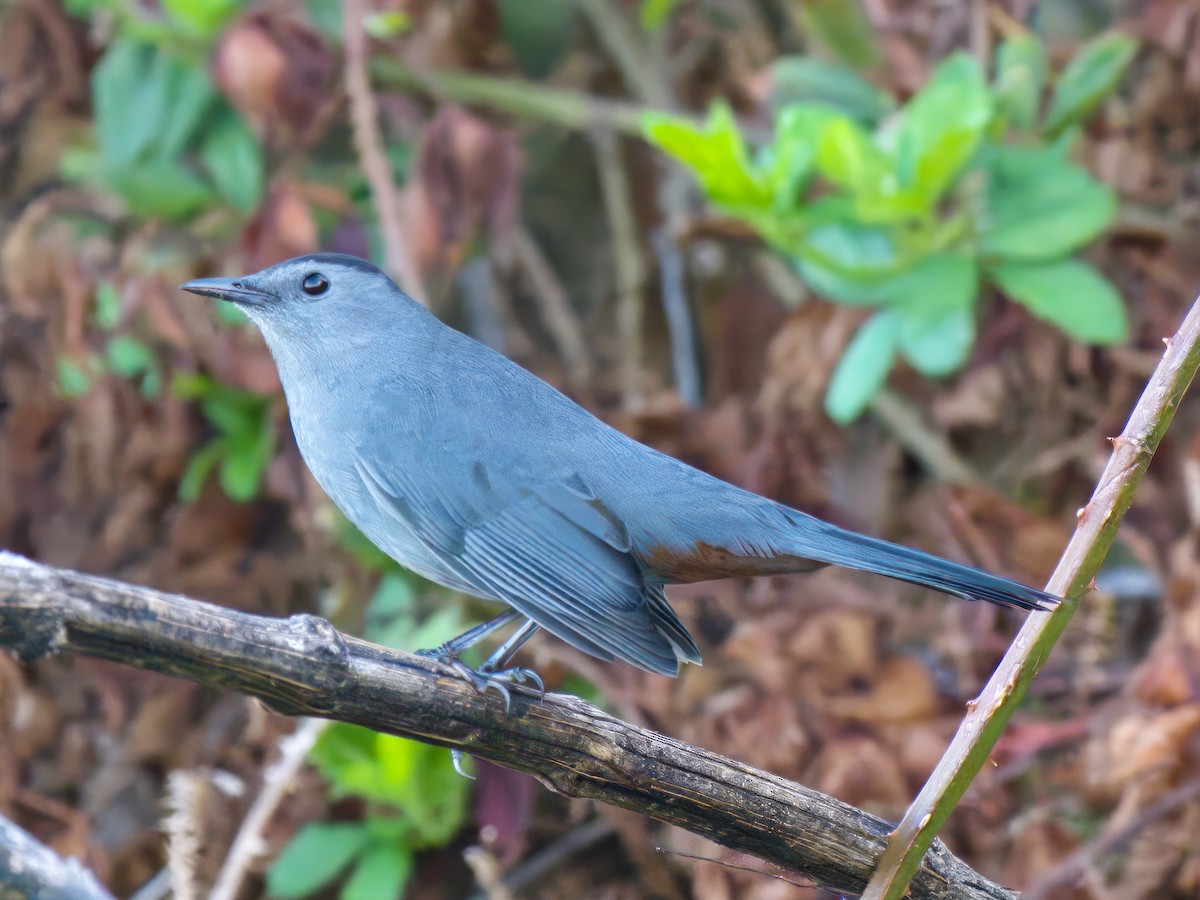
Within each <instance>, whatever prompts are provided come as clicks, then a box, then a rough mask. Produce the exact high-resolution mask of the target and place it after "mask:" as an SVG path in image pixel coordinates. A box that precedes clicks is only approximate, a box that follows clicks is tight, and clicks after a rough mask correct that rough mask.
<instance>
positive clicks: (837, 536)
mask: <svg viewBox="0 0 1200 900" xmlns="http://www.w3.org/2000/svg"><path fill="white" fill-rule="evenodd" d="M180 287H181V289H182V290H185V291H189V292H191V293H193V294H198V295H202V296H206V297H212V298H217V299H220V300H225V301H229V302H231V303H234V304H236V305H237V306H239V307H240V308H241V309H242V310H243V311H244V312H245V313H246V315H247V316H248V317H249V318H250V319H251V320H252V321H253V322H254V323H255V324H256V325H257V326H258V328H259V330H260V331H261V333H262V336H263V338H264V340H265V342H266V345H267V347H268V348H269V350H270V352H271V355H272V356H273V357H274V360H275V364H276V366H277V368H278V370H279V375H280V380H281V382H282V384H283V391H284V395H285V397H286V400H287V406H288V411H289V415H290V419H291V423H292V429H293V432H294V434H295V438H296V443H297V445H298V447H299V450H300V453H301V455H302V456H303V458H304V460H305V462H306V464H307V465H308V467H309V469H310V470H311V471H312V474H313V476H314V477H315V478H316V480H317V482H318V483H319V484H320V485H321V487H322V488H323V489H324V490H325V492H326V493H327V494H328V495H329V497H330V498H331V499H332V501H333V502H334V504H335V505H336V506H337V507H339V508H340V509H341V511H342V512H343V513H344V514H345V515H346V517H347V518H348V519H349V520H350V521H351V522H352V523H354V525H356V526H357V527H358V528H359V529H360V530H361V531H362V532H363V533H364V534H365V535H366V536H367V537H368V538H369V539H370V540H371V541H372V542H373V543H374V544H376V545H377V546H378V547H379V548H380V549H381V550H383V551H384V552H385V553H387V554H388V555H389V556H390V557H391V558H392V559H394V560H395V561H396V562H398V563H400V564H401V565H402V566H404V567H407V568H408V569H410V570H412V571H413V572H416V573H417V574H419V575H421V576H424V577H425V578H427V579H429V580H431V581H434V582H437V583H438V584H441V585H444V586H446V587H448V588H452V589H455V590H459V591H462V592H465V593H467V594H471V595H474V596H476V597H480V598H483V599H485V600H491V601H496V602H498V603H501V604H504V605H505V610H504V612H502V613H500V614H499V615H497V616H496V617H495V618H493V619H491V620H490V621H487V622H484V623H483V624H481V625H478V626H476V627H475V628H472V629H470V630H469V631H467V632H465V633H464V634H462V635H459V636H458V637H456V638H453V639H451V640H448V641H446V642H445V643H444V644H442V645H441V646H440V647H438V648H435V649H433V650H429V651H424V652H425V653H426V654H427V655H430V656H433V657H435V658H437V659H440V660H441V661H443V662H445V663H448V664H451V665H452V666H454V667H455V668H456V670H457V671H459V672H461V673H462V674H463V676H464V677H466V678H468V679H469V680H470V681H471V682H472V683H473V684H474V685H475V687H476V688H477V689H478V690H480V691H481V692H483V691H486V690H487V689H488V688H489V687H496V688H497V689H498V690H499V691H500V692H501V693H503V694H504V695H505V701H506V703H507V701H508V693H507V687H508V686H510V685H512V684H517V683H524V682H530V681H532V682H534V683H536V685H537V686H538V687H539V688H541V687H542V682H541V679H540V678H538V676H537V673H536V672H533V671H532V670H530V669H528V668H525V667H521V666H511V667H510V666H508V663H509V661H510V660H511V659H512V657H513V656H514V655H515V654H516V652H517V650H518V649H519V648H520V647H521V646H522V645H523V644H524V643H525V642H526V641H527V640H528V639H529V638H530V637H532V636H533V635H534V634H535V633H536V632H537V631H538V630H539V629H545V630H546V631H547V632H549V633H550V634H552V635H554V636H556V637H558V638H560V639H561V640H563V641H566V642H567V643H568V644H570V645H571V646H573V647H576V648H577V649H579V650H581V651H583V652H584V653H587V654H590V655H591V656H594V657H597V658H599V659H602V660H607V661H613V660H621V661H624V662H626V663H629V664H632V665H634V666H637V667H638V668H641V669H644V670H646V671H649V672H653V673H657V674H660V675H668V676H674V675H677V674H678V673H679V671H680V667H681V665H682V664H683V663H697V664H698V663H700V662H701V656H700V651H699V649H698V648H697V646H696V643H695V641H694V640H693V639H692V636H691V635H690V634H689V633H688V630H687V628H686V627H685V626H684V624H683V622H682V621H680V619H679V616H678V615H677V614H676V612H675V610H674V609H673V608H672V607H671V605H670V604H669V603H668V601H667V596H666V588H667V586H669V585H673V584H684V583H693V582H702V581H710V580H715V579H723V578H732V577H740V576H757V575H778V574H784V573H791V572H807V571H812V570H814V569H818V568H821V567H823V566H827V565H834V566H841V567H844V568H847V569H857V570H861V571H865V572H871V573H875V574H878V575H883V576H887V577H889V578H893V579H898V580H900V581H905V582H909V583H912V584H915V585H919V586H921V587H925V588H931V589H933V590H935V591H939V592H942V593H945V594H949V595H952V596H955V597H960V598H962V599H965V600H985V601H988V602H991V603H994V604H998V605H1000V606H1005V607H1014V608H1017V609H1021V610H1049V609H1051V608H1053V607H1054V605H1055V604H1057V603H1058V602H1059V600H1060V599H1061V598H1059V597H1056V596H1054V595H1052V594H1049V593H1046V592H1044V591H1041V590H1038V589H1036V588H1033V587H1028V586H1026V585H1024V584H1021V583H1020V582H1017V581H1014V580H1011V579H1008V578H1004V577H1000V576H997V575H991V574H989V573H987V572H984V571H981V570H979V569H975V568H972V567H970V566H966V565H961V564H959V563H955V562H951V561H949V560H945V559H941V558H939V557H937V556H934V555H931V554H929V553H926V552H923V551H921V550H916V549H912V548H909V547H905V546H902V545H899V544H894V543H890V542H888V541H885V540H882V539H879V538H875V537H870V536H868V535H864V534H859V533H857V532H854V531H849V530H846V529H844V528H840V527H838V526H836V525H833V524H831V523H829V522H826V521H823V520H821V519H819V518H816V517H814V516H812V515H809V514H806V513H804V512H801V511H800V510H797V509H793V508H791V507H788V506H786V505H784V504H782V503H778V502H776V501H773V500H770V499H768V498H766V497H763V496H760V495H758V494H755V493H752V492H750V491H747V490H743V489H742V488H739V487H736V486H734V485H732V484H729V483H728V482H725V481H722V480H721V479H719V478H716V477H715V476H713V475H710V474H707V473H705V472H702V471H700V470H699V469H696V468H693V467H692V466H689V465H687V464H685V463H683V462H681V461H680V460H677V459H674V458H672V457H670V456H667V455H664V454H662V453H660V452H658V451H656V450H654V449H652V448H651V447H648V446H646V445H645V444H642V443H639V442H637V441H636V440H634V439H633V438H631V437H629V436H627V435H625V434H623V433H622V432H620V431H618V430H617V429H615V428H613V427H611V426H609V425H608V424H606V423H604V422H602V421H601V420H600V419H598V418H596V417H595V416H593V415H592V414H591V413H590V412H588V411H587V410H585V409H584V408H583V407H582V406H580V405H578V404H577V403H575V402H574V401H572V400H571V399H569V398H568V397H566V396H565V395H564V394H562V393H560V392H559V391H558V390H556V389H555V388H554V387H552V386H551V385H550V384H548V383H546V382H545V381H543V380H541V379H540V378H538V377H537V376H535V375H534V374H532V373H531V372H529V371H527V370H526V369H524V368H522V367H521V366H519V365H517V364H516V363H514V362H512V361H511V360H509V359H507V358H506V357H504V356H503V355H501V354H499V353H497V352H496V351H494V350H492V349H491V348H489V347H486V346H484V345H483V344H481V343H479V342H478V341H475V340H474V339H472V338H471V337H469V336H467V335H465V334H463V333H462V332H460V331H458V330H456V329H454V328H451V327H450V326H448V325H446V324H444V323H443V322H442V321H441V320H439V319H438V318H437V317H436V316H434V315H433V314H432V313H431V312H430V311H429V310H427V309H426V308H425V307H424V306H422V305H421V304H420V303H417V302H416V301H415V300H413V299H412V298H410V297H409V296H408V295H407V294H405V293H404V291H403V290H401V289H400V288H399V287H398V286H397V285H396V284H395V283H394V282H393V281H392V280H391V279H390V278H389V277H388V276H387V275H386V274H385V273H384V272H382V271H381V270H380V269H379V268H377V267H376V266H374V265H372V264H371V263H370V262H367V261H366V260H363V259H359V258H357V257H354V256H349V255H345V254H339V253H314V254H309V255H305V256H299V257H296V258H294V259H289V260H287V261H285V262H281V263H279V264H277V265H273V266H270V267H268V268H265V269H263V270H261V271H259V272H256V273H254V274H251V275H245V276H241V277H237V278H205V279H198V280H194V281H189V282H187V283H186V284H183V285H181V286H180ZM513 624H516V625H517V627H516V628H515V630H514V631H513V632H512V633H511V636H510V637H508V638H507V639H506V640H505V641H504V642H503V643H502V644H501V645H500V647H499V648H498V649H497V650H496V651H495V652H494V653H493V654H492V655H491V656H490V657H488V659H487V660H486V661H485V662H484V663H483V664H482V665H481V666H478V667H477V668H470V667H468V666H466V665H465V664H464V663H463V662H462V661H461V659H460V656H461V654H462V653H463V651H465V650H466V649H467V648H468V647H471V646H473V645H474V644H476V643H478V642H480V641H482V640H483V639H484V638H486V637H487V636H489V635H491V634H493V633H494V632H497V631H499V630H501V629H503V628H505V627H506V626H509V625H513ZM543 690H544V688H543Z"/></svg>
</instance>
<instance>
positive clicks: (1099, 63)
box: [1042, 34, 1138, 137]
mask: <svg viewBox="0 0 1200 900" xmlns="http://www.w3.org/2000/svg"><path fill="white" fill-rule="evenodd" d="M1137 49H1138V44H1137V41H1136V40H1135V39H1134V38H1132V37H1130V36H1129V35H1125V34H1109V35H1104V36H1102V37H1099V38H1096V39H1095V40H1093V41H1090V42H1089V43H1087V44H1086V45H1084V46H1083V47H1082V48H1081V49H1080V50H1079V52H1078V53H1076V54H1075V56H1074V57H1073V58H1072V59H1071V61H1070V62H1069V63H1067V67H1066V68H1065V69H1063V73H1062V74H1061V75H1060V76H1059V78H1058V82H1057V83H1056V84H1055V85H1054V96H1053V97H1052V98H1051V100H1050V110H1049V112H1047V113H1046V121H1045V124H1044V125H1043V126H1042V131H1043V132H1044V133H1045V134H1046V135H1047V136H1049V137H1054V136H1055V135H1057V134H1059V133H1061V132H1062V131H1063V129H1065V128H1067V127H1068V126H1070V125H1074V124H1075V123H1077V122H1081V121H1083V119H1084V118H1086V117H1087V115H1088V114H1089V113H1091V112H1092V110H1094V109H1095V108H1096V107H1097V106H1099V105H1100V104H1101V103H1102V102H1104V100H1106V99H1107V98H1108V97H1109V96H1110V95H1111V94H1112V92H1113V91H1114V90H1116V87H1117V82H1118V81H1120V80H1121V76H1122V75H1123V74H1125V70H1126V69H1127V68H1129V64H1130V63H1131V62H1133V57H1134V56H1135V55H1136V54H1137Z"/></svg>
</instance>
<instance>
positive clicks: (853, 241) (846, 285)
mask: <svg viewBox="0 0 1200 900" xmlns="http://www.w3.org/2000/svg"><path fill="white" fill-rule="evenodd" d="M795 254H796V255H795V259H796V265H797V267H798V268H799V270H800V274H801V275H802V276H804V279H805V280H806V281H807V282H808V283H809V284H810V285H811V286H812V288H813V290H815V291H816V292H817V293H819V294H822V295H824V296H826V297H829V298H830V299H832V300H838V301H840V302H842V303H847V304H851V305H865V306H870V305H875V304H879V303H882V302H883V301H884V300H885V299H886V296H885V293H884V288H885V287H886V284H887V282H889V281H890V280H891V279H892V278H894V277H895V276H896V275H897V274H898V273H899V272H900V271H901V265H902V264H901V260H900V258H899V255H898V254H897V252H896V247H895V245H894V244H893V243H892V238H891V236H890V234H889V233H888V232H887V231H885V230H884V229H882V228H876V227H873V226H870V225H862V224H860V223H858V222H835V223H829V224H823V225H819V226H817V227H814V228H813V229H812V230H811V231H809V232H808V234H807V236H806V238H805V240H804V242H803V243H802V244H801V245H800V246H799V247H797V248H796V251H795Z"/></svg>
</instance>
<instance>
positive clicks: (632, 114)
mask: <svg viewBox="0 0 1200 900" xmlns="http://www.w3.org/2000/svg"><path fill="white" fill-rule="evenodd" d="M371 74H372V76H373V77H374V78H375V80H376V82H378V83H379V84H380V85H383V86H385V87H387V88H389V89H392V90H409V91H423V92H426V93H429V94H432V95H434V96H435V97H443V98H445V99H447V100H453V101H454V102H456V103H462V104H468V105H472V104H473V105H479V106H486V107H487V108H488V109H491V110H495V111H497V112H503V113H507V114H509V115H511V116H518V117H520V118H525V119H532V120H534V121H538V122H546V123H549V124H552V125H558V126H561V127H563V128H573V129H577V130H580V131H588V130H591V129H593V128H611V129H612V130H614V131H618V132H620V133H621V134H625V135H629V136H630V137H641V135H642V126H641V117H642V114H643V113H644V112H645V109H644V108H643V107H640V106H638V105H636V104H633V103H623V102H620V101H617V100H607V99H604V98H601V97H593V96H591V95H588V94H582V93H579V92H578V91H570V90H564V89H562V88H548V87H546V86H545V85H542V84H538V83H537V82H533V81H525V80H524V79H519V78H498V77H496V76H495V75H479V74H477V73H473V72H461V71H455V70H452V69H441V70H438V71H436V72H430V71H419V70H417V69H413V68H410V67H409V66H408V65H406V64H405V63H404V62H403V61H402V60H401V59H400V58H399V57H395V56H392V57H379V58H377V59H373V60H371ZM697 121H698V120H697Z"/></svg>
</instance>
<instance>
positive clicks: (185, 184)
mask: <svg viewBox="0 0 1200 900" xmlns="http://www.w3.org/2000/svg"><path fill="white" fill-rule="evenodd" d="M105 182H106V183H107V185H108V186H109V188H111V189H112V190H113V191H115V192H116V193H118V194H120V196H121V199H122V200H124V201H125V205H126V206H128V207H129V211H130V212H131V213H133V214H134V215H136V216H142V217H147V218H152V217H156V216H161V217H162V218H165V219H184V218H187V217H188V216H190V215H191V214H192V213H194V212H196V211H197V210H199V209H201V208H202V207H204V206H205V205H207V204H208V203H210V202H211V201H212V192H211V191H210V190H209V187H208V185H206V184H205V183H204V180H203V179H202V178H201V177H200V176H199V175H197V174H196V173H195V172H193V171H192V170H191V169H190V168H188V167H187V166H185V165H183V164H182V163H180V162H176V161H175V160H170V159H150V160H146V161H144V162H141V163H137V164H136V165H132V166H130V167H128V168H125V169H119V170H116V171H111V172H109V173H108V174H107V175H106V177H105Z"/></svg>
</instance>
